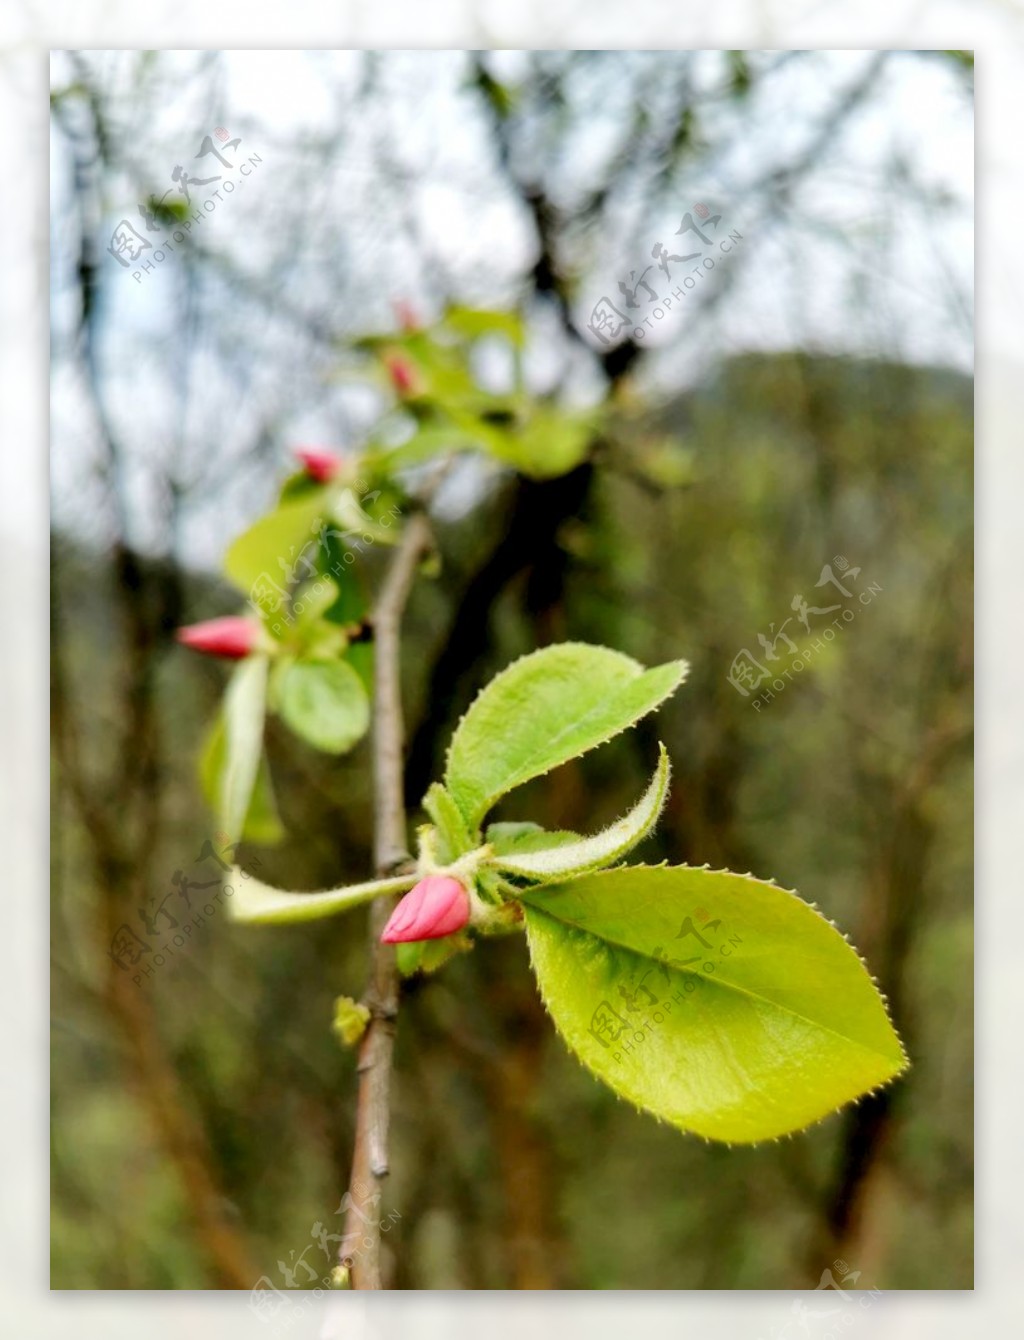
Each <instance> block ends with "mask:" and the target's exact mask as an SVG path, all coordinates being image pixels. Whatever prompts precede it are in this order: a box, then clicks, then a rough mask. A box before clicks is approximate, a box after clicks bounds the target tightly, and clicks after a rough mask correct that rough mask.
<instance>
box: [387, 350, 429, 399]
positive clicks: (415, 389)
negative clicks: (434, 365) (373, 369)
mask: <svg viewBox="0 0 1024 1340" xmlns="http://www.w3.org/2000/svg"><path fill="white" fill-rule="evenodd" d="M384 366H385V367H386V368H387V370H388V376H389V377H390V378H391V385H392V386H393V387H394V388H395V390H396V391H397V392H398V394H399V395H400V396H411V395H418V394H419V392H420V379H419V375H418V373H417V371H416V367H415V365H414V364H413V362H412V360H411V359H408V358H406V357H405V355H404V354H399V353H390V354H386V355H385V357H384Z"/></svg>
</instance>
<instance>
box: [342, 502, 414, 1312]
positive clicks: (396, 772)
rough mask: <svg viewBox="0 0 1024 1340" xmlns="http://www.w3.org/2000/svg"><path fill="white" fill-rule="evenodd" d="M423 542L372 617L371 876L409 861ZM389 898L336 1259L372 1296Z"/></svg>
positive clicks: (375, 913) (394, 985)
mask: <svg viewBox="0 0 1024 1340" xmlns="http://www.w3.org/2000/svg"><path fill="white" fill-rule="evenodd" d="M429 543H430V525H429V522H428V520H427V517H426V514H425V513H424V512H418V513H416V514H415V515H414V516H413V517H412V518H411V519H410V521H409V522H408V524H407V526H406V528H405V533H404V535H403V536H402V540H401V543H400V544H399V547H398V550H397V552H396V553H395V557H394V559H393V561H392V564H391V567H390V568H389V570H388V573H387V576H386V578H385V580H384V585H383V587H382V589H381V592H380V596H379V598H378V601H377V606H376V609H375V610H374V613H373V620H372V622H373V630H374V718H373V745H372V747H373V801H374V863H375V865H376V867H377V874H378V875H379V876H382V877H383V876H387V875H391V874H394V873H395V871H396V870H399V869H401V867H402V866H404V865H406V864H407V863H408V861H409V853H408V850H407V849H406V831H405V800H404V795H403V789H402V744H403V725H402V696H401V683H400V677H399V668H400V631H401V621H402V613H403V611H404V609H405V605H406V601H407V600H408V597H409V591H410V590H411V588H412V584H413V580H414V578H415V576H416V567H417V564H418V563H419V560H420V557H421V556H422V554H423V553H424V552H425V551H426V549H427V547H428V545H429ZM393 905H394V898H393V897H391V896H389V897H386V898H377V899H376V900H375V901H374V902H373V903H372V904H371V905H370V979H369V983H368V985H367V989H366V994H365V996H364V1003H365V1004H366V1006H367V1008H368V1009H369V1011H370V1021H369V1023H368V1025H367V1028H366V1032H365V1033H364V1034H363V1040H362V1043H361V1044H360V1048H359V1066H358V1071H359V1095H358V1098H357V1101H356V1136H355V1148H354V1150H353V1155H352V1176H351V1180H350V1182H349V1190H348V1196H347V1197H346V1198H345V1201H344V1204H345V1205H346V1207H347V1213H346V1218H345V1233H344V1236H343V1238H342V1241H341V1244H340V1246H339V1249H338V1259H339V1261H340V1263H341V1266H342V1268H343V1269H345V1270H347V1272H348V1278H349V1280H350V1281H351V1285H352V1288H354V1289H379V1288H380V1287H381V1266H380V1209H379V1206H380V1200H381V1184H382V1182H383V1179H384V1178H385V1177H386V1176H387V1174H388V1125H389V1118H390V1090H391V1058H392V1053H393V1051H394V1041H395V1021H396V1018H397V1015H398V995H399V977H398V967H397V963H396V959H395V951H394V949H393V948H392V946H390V945H384V944H381V942H380V933H381V931H382V930H383V929H384V924H385V922H386V921H387V919H388V917H389V916H390V914H391V910H392V907H393Z"/></svg>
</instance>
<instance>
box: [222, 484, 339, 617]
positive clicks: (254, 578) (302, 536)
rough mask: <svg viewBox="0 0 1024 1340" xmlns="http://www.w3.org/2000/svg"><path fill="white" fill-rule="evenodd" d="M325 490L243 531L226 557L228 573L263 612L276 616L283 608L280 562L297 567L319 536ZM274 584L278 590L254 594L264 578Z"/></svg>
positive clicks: (324, 511) (283, 506) (277, 510)
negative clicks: (300, 558)
mask: <svg viewBox="0 0 1024 1340" xmlns="http://www.w3.org/2000/svg"><path fill="white" fill-rule="evenodd" d="M328 506H329V503H328V498H327V497H326V496H325V493H324V491H322V490H317V492H315V493H311V494H308V495H306V496H304V497H300V498H297V499H295V500H294V501H293V502H286V503H282V504H281V505H280V506H279V507H277V508H275V509H274V511H273V512H269V513H268V514H267V515H266V516H262V517H260V519H259V520H258V521H257V522H255V524H254V525H252V526H250V527H249V529H248V530H246V531H243V532H242V534H241V535H239V537H238V539H237V540H235V541H234V542H233V543H232V544H231V545H230V546H229V547H228V551H227V553H226V554H225V555H224V572H225V574H226V575H227V577H228V578H229V579H230V580H231V581H232V582H234V584H235V586H237V587H238V589H239V590H240V591H242V592H244V594H245V595H246V596H249V597H250V598H251V599H252V600H253V601H255V602H256V604H257V605H259V607H260V608H261V609H263V610H264V611H265V612H267V613H272V612H273V610H275V609H277V608H278V607H279V605H280V601H281V595H280V590H281V589H283V588H284V587H285V586H286V582H285V580H284V573H283V569H282V568H281V565H280V563H279V562H278V560H279V559H280V560H283V561H284V562H285V563H286V564H287V565H288V566H289V567H293V566H294V564H295V561H296V559H297V558H298V556H299V554H300V553H301V552H302V550H303V548H304V547H305V546H306V545H307V544H309V543H310V542H311V541H313V540H315V539H316V537H317V526H318V522H319V521H320V520H321V519H323V518H324V517H325V516H327V514H328ZM261 578H263V579H264V583H263V584H265V582H266V581H269V582H272V583H273V584H274V587H276V588H278V589H277V591H276V592H275V591H274V590H268V592H266V593H264V594H260V592H259V588H257V591H255V592H254V590H253V588H254V587H256V586H257V583H259V582H260V579H261Z"/></svg>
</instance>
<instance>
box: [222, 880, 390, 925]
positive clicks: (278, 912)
mask: <svg viewBox="0 0 1024 1340" xmlns="http://www.w3.org/2000/svg"><path fill="white" fill-rule="evenodd" d="M415 883H416V876H415V875H414V874H413V875H401V876H398V877H396V878H395V879H373V880H370V881H369V882H368V883H366V884H350V885H348V886H347V887H346V888H340V889H325V890H324V891H323V892H322V893H286V892H285V891H284V889H274V888H271V887H270V885H269V884H261V883H260V881H259V880H258V879H253V877H252V876H251V875H247V874H246V873H245V872H244V871H242V870H239V869H238V867H237V866H236V867H235V869H234V870H233V871H232V872H231V884H232V886H233V888H234V890H235V892H234V897H233V898H232V899H231V901H230V902H229V903H228V908H229V910H230V914H231V920H232V921H240V922H246V923H253V924H260V925H269V924H271V923H279V922H288V921H314V920H316V918H317V917H330V916H333V915H334V914H335V913H336V912H347V911H348V910H349V909H350V908H352V907H359V906H360V905H361V904H362V903H368V902H370V901H371V900H372V899H374V898H377V897H380V896H381V895H383V894H390V893H405V892H407V890H409V889H411V888H412V886H413V885H414V884H415Z"/></svg>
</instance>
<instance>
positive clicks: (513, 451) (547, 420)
mask: <svg viewBox="0 0 1024 1340" xmlns="http://www.w3.org/2000/svg"><path fill="white" fill-rule="evenodd" d="M593 438H594V427H593V423H592V421H591V419H589V418H588V417H585V416H584V417H580V416H573V415H570V414H567V413H566V412H565V411H564V410H560V409H557V408H556V407H554V406H551V407H548V406H541V407H539V408H538V409H536V410H535V411H534V413H533V414H531V415H530V418H529V419H528V420H527V421H526V422H525V423H523V424H520V425H517V426H516V427H514V428H512V429H510V430H509V431H507V432H504V433H501V434H500V435H499V436H497V437H495V438H493V439H491V441H490V442H489V444H488V450H489V451H490V453H491V455H493V456H495V457H496V458H497V459H498V460H501V461H504V462H505V463H506V464H508V465H512V466H515V468H516V469H517V470H518V471H519V472H520V473H521V474H524V475H529V476H530V477H531V478H532V479H554V478H556V477H557V476H558V475H564V474H568V472H569V471H570V470H573V469H575V468H576V466H577V465H579V464H580V462H581V461H583V460H585V459H586V456H587V453H588V452H589V451H590V447H591V443H592V442H593Z"/></svg>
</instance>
